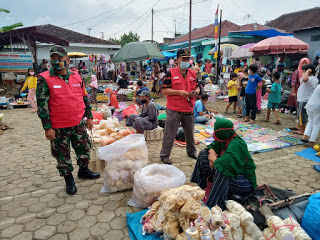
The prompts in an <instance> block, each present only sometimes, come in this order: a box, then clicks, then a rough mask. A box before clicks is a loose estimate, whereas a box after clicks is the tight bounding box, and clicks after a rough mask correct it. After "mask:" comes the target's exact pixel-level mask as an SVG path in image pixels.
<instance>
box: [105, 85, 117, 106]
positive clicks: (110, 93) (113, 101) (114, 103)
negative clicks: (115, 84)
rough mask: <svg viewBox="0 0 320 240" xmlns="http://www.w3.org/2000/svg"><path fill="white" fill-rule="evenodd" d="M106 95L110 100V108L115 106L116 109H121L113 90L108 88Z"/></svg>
mask: <svg viewBox="0 0 320 240" xmlns="http://www.w3.org/2000/svg"><path fill="white" fill-rule="evenodd" d="M104 94H105V95H106V96H107V97H108V98H109V99H110V101H109V102H110V104H109V106H113V107H114V108H115V109H119V103H118V99H117V96H116V95H115V94H114V92H113V91H112V90H111V88H106V89H105V90H104Z"/></svg>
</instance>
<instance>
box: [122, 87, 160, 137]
mask: <svg viewBox="0 0 320 240" xmlns="http://www.w3.org/2000/svg"><path fill="white" fill-rule="evenodd" d="M139 96H140V100H141V103H142V109H141V114H139V115H135V114H131V115H130V116H129V117H128V118H127V126H132V127H133V128H134V129H136V131H137V133H143V132H144V130H153V129H155V128H157V127H158V126H159V122H158V115H159V112H158V109H157V107H156V106H155V105H154V103H153V102H151V94H150V92H149V91H143V92H142V93H140V94H139Z"/></svg>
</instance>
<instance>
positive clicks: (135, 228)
mask: <svg viewBox="0 0 320 240" xmlns="http://www.w3.org/2000/svg"><path fill="white" fill-rule="evenodd" d="M147 211H148V209H145V210H142V211H140V212H136V213H127V227H128V231H129V236H130V239H131V240H159V239H160V236H157V235H151V234H145V235H143V234H142V224H141V223H140V220H141V218H142V216H143V215H144V214H145V213H146V212H147Z"/></svg>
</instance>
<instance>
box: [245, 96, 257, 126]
mask: <svg viewBox="0 0 320 240" xmlns="http://www.w3.org/2000/svg"><path fill="white" fill-rule="evenodd" d="M250 112H251V119H252V120H256V114H257V95H256V94H246V116H247V117H249V116H250Z"/></svg>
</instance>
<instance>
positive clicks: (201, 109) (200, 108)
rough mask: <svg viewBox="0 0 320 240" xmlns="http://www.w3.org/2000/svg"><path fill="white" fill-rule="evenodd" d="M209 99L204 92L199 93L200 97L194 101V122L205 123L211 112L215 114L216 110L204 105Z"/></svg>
mask: <svg viewBox="0 0 320 240" xmlns="http://www.w3.org/2000/svg"><path fill="white" fill-rule="evenodd" d="M208 100H209V96H208V94H206V93H203V94H201V97H200V99H199V100H198V101H196V103H195V105H194V122H195V123H203V124H206V123H207V122H208V121H209V120H210V119H211V118H212V115H211V113H215V114H217V113H218V111H215V110H212V109H207V108H206V106H205V105H204V104H205V103H207V102H208Z"/></svg>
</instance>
